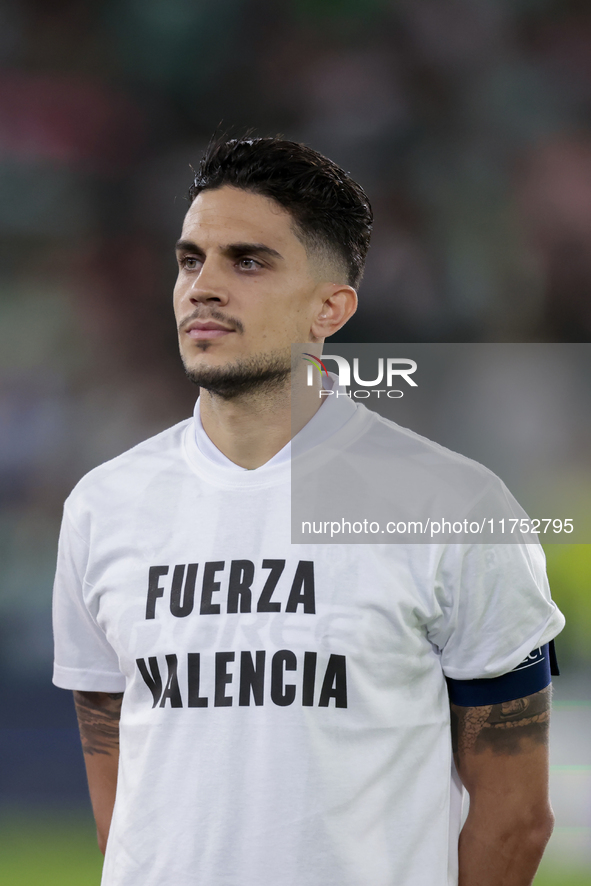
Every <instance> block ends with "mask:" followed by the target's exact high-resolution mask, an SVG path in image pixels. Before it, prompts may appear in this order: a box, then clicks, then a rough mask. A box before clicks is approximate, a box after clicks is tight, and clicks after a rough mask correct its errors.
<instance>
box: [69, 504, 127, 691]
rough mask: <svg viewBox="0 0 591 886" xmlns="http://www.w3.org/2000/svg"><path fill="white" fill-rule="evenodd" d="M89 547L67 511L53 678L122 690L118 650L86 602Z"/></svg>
mask: <svg viewBox="0 0 591 886" xmlns="http://www.w3.org/2000/svg"><path fill="white" fill-rule="evenodd" d="M88 555H89V549H88V544H87V543H86V541H85V539H84V538H83V537H82V536H81V535H80V533H79V532H78V531H77V530H76V529H75V527H74V526H73V524H72V522H71V520H70V518H69V516H68V513H67V508H66V509H65V510H64V517H63V520H62V527H61V531H60V539H59V546H58V558H57V569H56V576H55V583H54V588H53V634H54V650H55V656H54V668H53V682H54V684H55V685H56V686H59V687H61V688H62V689H78V690H81V691H88V692H122V691H123V690H124V689H125V677H124V676H123V674H122V673H121V671H120V670H119V662H118V658H117V655H116V653H115V651H114V649H113V648H112V647H111V646H110V645H109V643H108V642H107V639H106V637H105V634H104V632H103V631H102V630H101V628H100V627H99V625H98V624H97V623H96V621H95V620H94V618H93V617H92V615H91V613H90V612H89V610H88V608H87V606H86V604H85V601H84V593H83V592H84V575H85V572H86V566H87V563H88Z"/></svg>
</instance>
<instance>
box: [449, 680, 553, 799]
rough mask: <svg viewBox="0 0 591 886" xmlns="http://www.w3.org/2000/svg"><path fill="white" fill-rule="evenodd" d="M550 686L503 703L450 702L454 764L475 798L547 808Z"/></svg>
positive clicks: (472, 797) (471, 796) (471, 797)
mask: <svg viewBox="0 0 591 886" xmlns="http://www.w3.org/2000/svg"><path fill="white" fill-rule="evenodd" d="M551 698H552V686H551V685H549V686H547V687H546V688H545V689H541V690H540V691H538V692H535V693H533V694H532V695H527V696H525V697H524V698H517V699H515V700H513V701H507V702H502V703H500V704H493V705H482V706H478V707H461V706H460V705H456V704H453V703H452V704H451V731H452V747H453V753H454V759H455V763H456V768H457V770H458V773H459V775H460V778H461V780H462V782H463V784H464V786H465V787H466V789H467V790H468V793H469V794H470V799H471V803H472V802H474V801H475V800H476V801H478V800H479V799H481V798H491V797H498V796H500V795H502V796H503V798H504V799H505V801H514V802H515V803H516V804H525V807H526V808H529V809H532V808H534V807H535V806H539V808H540V809H541V810H542V811H544V812H545V811H546V810H547V809H548V771H549V759H548V732H549V726H550V704H551Z"/></svg>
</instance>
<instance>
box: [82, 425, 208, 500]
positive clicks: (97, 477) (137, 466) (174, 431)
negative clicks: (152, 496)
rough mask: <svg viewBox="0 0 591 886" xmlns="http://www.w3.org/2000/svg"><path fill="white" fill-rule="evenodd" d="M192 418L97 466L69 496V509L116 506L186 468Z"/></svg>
mask: <svg viewBox="0 0 591 886" xmlns="http://www.w3.org/2000/svg"><path fill="white" fill-rule="evenodd" d="M191 422H192V419H190V418H189V419H185V420H184V421H182V422H179V423H178V424H176V425H173V427H171V428H167V429H166V430H165V431H161V432H160V433H159V434H156V435H155V436H153V437H150V438H148V439H147V440H144V441H142V442H141V443H138V444H137V445H136V446H133V447H132V448H131V449H128V450H127V451H126V452H123V453H121V455H118V456H116V457H115V458H112V459H110V460H109V461H107V462H104V463H103V464H101V465H98V466H97V467H96V468H93V469H92V470H91V471H89V472H88V473H87V474H85V475H84V477H82V479H81V480H80V481H79V482H78V483H77V484H76V486H75V487H74V489H73V490H72V492H71V493H70V495H69V496H68V499H67V500H66V511H69V512H70V513H71V514H72V515H75V514H76V512H79V511H80V510H81V509H85V507H87V506H89V505H92V504H99V505H100V504H102V505H104V506H105V507H107V508H108V507H109V503H111V504H112V505H113V506H115V505H116V504H117V503H121V502H122V500H124V499H125V498H128V497H130V496H132V497H135V496H137V495H138V493H140V492H142V491H143V490H145V489H146V487H147V486H149V485H150V484H153V483H154V481H155V479H156V478H157V477H159V476H166V475H167V476H169V477H171V476H173V475H175V474H178V473H179V472H182V471H183V469H184V468H185V467H186V462H185V458H184V438H185V434H186V433H187V430H188V428H189V427H190V425H191Z"/></svg>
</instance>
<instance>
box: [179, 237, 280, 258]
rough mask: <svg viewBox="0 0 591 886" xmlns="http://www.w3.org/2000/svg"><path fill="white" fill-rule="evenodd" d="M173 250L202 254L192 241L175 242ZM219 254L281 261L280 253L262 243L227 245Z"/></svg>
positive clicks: (201, 250)
mask: <svg viewBox="0 0 591 886" xmlns="http://www.w3.org/2000/svg"><path fill="white" fill-rule="evenodd" d="M175 250H176V251H177V252H196V253H197V254H198V255H203V254H204V252H203V249H201V247H200V246H198V245H197V244H196V243H193V241H192V240H177V242H176V244H175ZM220 252H222V253H223V254H224V255H227V256H229V257H230V258H238V257H239V256H241V255H247V254H250V255H266V256H269V258H279V259H283V256H282V255H281V253H280V252H277V250H276V249H271V247H270V246H265V244H264V243H228V244H227V245H226V246H222V247H221V249H220Z"/></svg>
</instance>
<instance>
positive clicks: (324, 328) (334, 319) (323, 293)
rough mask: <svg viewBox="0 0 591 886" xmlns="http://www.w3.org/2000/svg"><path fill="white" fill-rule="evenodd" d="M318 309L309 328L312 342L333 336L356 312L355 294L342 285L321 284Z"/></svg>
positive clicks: (349, 287) (349, 288) (350, 287)
mask: <svg viewBox="0 0 591 886" xmlns="http://www.w3.org/2000/svg"><path fill="white" fill-rule="evenodd" d="M318 295H319V300H320V307H319V309H318V311H317V313H316V316H315V317H314V319H313V321H312V324H311V326H310V335H311V336H312V340H313V341H319V340H321V339H325V338H328V336H329V335H334V333H335V332H337V331H338V330H339V329H340V328H341V326H344V325H345V323H346V322H347V320H349V318H350V317H352V316H353V314H354V313H355V311H356V310H357V293H356V292H355V290H354V289H353V287H352V286H347V285H345V284H344V283H323V284H322V285H321V287H320V290H319V293H318Z"/></svg>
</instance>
